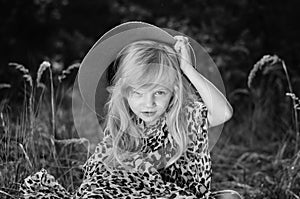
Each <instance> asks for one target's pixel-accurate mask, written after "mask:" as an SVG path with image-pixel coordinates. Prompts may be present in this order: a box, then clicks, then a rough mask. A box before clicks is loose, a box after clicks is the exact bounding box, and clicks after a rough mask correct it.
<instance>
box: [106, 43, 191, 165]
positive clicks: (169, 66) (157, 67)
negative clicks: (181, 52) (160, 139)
mask: <svg viewBox="0 0 300 199" xmlns="http://www.w3.org/2000/svg"><path fill="white" fill-rule="evenodd" d="M114 67H117V70H116V74H115V75H114V78H113V81H112V86H111V87H109V88H108V90H109V92H110V98H109V101H108V103H107V106H108V114H107V117H106V123H105V126H106V130H107V131H108V132H109V133H110V134H111V136H112V141H113V153H112V154H111V156H110V158H108V159H107V162H109V161H112V160H117V162H118V163H120V164H122V165H123V166H125V167H126V165H124V164H123V161H122V160H124V157H125V156H124V154H131V155H133V154H135V153H137V152H139V149H140V146H141V140H140V138H141V136H142V135H141V132H139V130H138V129H137V127H136V125H135V123H134V121H133V118H134V114H133V113H132V112H131V110H130V108H129V106H128V103H127V97H128V94H129V91H130V89H131V88H132V87H142V86H152V85H157V84H160V85H163V86H165V87H167V88H169V89H170V90H171V91H173V97H172V100H171V101H170V104H169V109H168V113H167V114H166V124H167V126H168V130H169V133H170V135H171V137H172V138H173V140H174V143H175V144H176V148H177V151H176V153H175V155H174V156H173V157H172V158H171V159H170V160H169V161H168V162H167V164H166V167H167V166H169V165H171V164H172V163H174V162H175V161H176V160H177V159H178V158H179V157H180V156H181V155H182V154H183V153H184V152H185V150H186V147H187V142H188V138H187V128H186V124H187V123H186V116H185V113H184V110H183V107H184V103H185V99H187V98H188V97H190V98H194V97H195V95H194V92H193V90H192V89H191V86H190V84H189V81H188V80H187V78H186V77H184V75H182V73H181V69H180V65H179V59H178V55H177V53H176V52H175V50H174V49H173V48H172V47H170V46H169V45H167V44H164V43H159V42H155V41H137V42H134V43H131V44H129V45H127V46H126V47H124V48H123V49H122V50H121V51H120V52H119V54H118V56H117V58H116V62H115V66H114Z"/></svg>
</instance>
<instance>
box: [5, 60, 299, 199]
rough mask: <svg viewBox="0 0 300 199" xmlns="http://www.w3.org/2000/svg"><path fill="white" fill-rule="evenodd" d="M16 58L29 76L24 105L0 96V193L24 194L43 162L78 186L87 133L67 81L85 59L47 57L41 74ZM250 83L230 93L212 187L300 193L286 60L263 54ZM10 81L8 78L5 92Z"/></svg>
mask: <svg viewBox="0 0 300 199" xmlns="http://www.w3.org/2000/svg"><path fill="white" fill-rule="evenodd" d="M10 65H11V66H12V67H15V69H16V70H18V71H19V72H20V74H21V76H22V78H23V79H24V102H23V106H22V107H21V108H20V109H16V108H15V107H13V106H11V107H10V103H9V100H6V101H4V100H3V101H2V102H1V103H0V151H1V154H0V197H1V198H18V197H19V192H18V189H19V186H20V184H21V183H22V182H23V180H24V178H25V177H27V176H28V175H30V174H32V173H34V172H36V171H38V170H40V169H41V168H45V169H47V170H48V171H49V173H51V174H52V175H53V176H55V178H56V179H57V180H58V182H59V183H61V184H62V185H63V186H64V187H65V188H66V189H67V190H68V191H70V192H72V191H74V190H76V188H77V187H78V186H79V185H80V183H81V179H82V177H83V176H82V175H83V173H82V171H81V167H82V165H83V164H84V162H85V161H86V159H87V158H88V156H89V154H90V152H89V147H88V148H87V147H86V146H88V145H89V144H90V143H89V141H88V140H87V139H84V138H79V137H78V135H77V133H76V131H75V128H74V123H73V120H72V107H71V106H70V104H71V95H70V93H71V90H70V86H69V85H68V82H67V80H68V77H69V76H71V74H72V73H75V72H76V69H77V68H78V66H79V65H78V64H74V65H72V66H70V67H69V68H68V69H66V70H64V71H61V72H60V73H59V74H58V73H54V72H53V71H52V68H51V65H50V63H49V62H43V63H42V64H41V66H40V68H39V70H38V72H37V75H36V76H37V78H36V79H35V81H34V78H33V77H32V76H31V74H30V72H29V71H28V69H26V68H25V67H24V66H22V65H19V64H15V63H13V64H10ZM43 82H45V83H43ZM70 82H72V81H70ZM248 86H249V87H248V88H244V89H242V92H240V91H241V90H239V91H237V92H235V91H234V92H233V93H234V96H233V95H231V96H232V97H231V98H230V99H229V100H231V102H232V104H233V106H234V110H235V113H234V117H233V118H232V119H231V120H230V121H229V122H228V123H227V124H226V125H225V127H224V130H223V133H222V134H221V137H220V139H219V142H218V143H217V144H216V145H215V147H214V149H213V150H212V159H213V176H212V190H224V189H233V190H236V191H238V192H239V193H241V194H242V195H243V196H244V197H245V198H255V199H260V198H280V199H292V198H294V199H299V198H300V197H299V195H300V188H299V187H300V166H299V165H300V151H299V145H298V144H299V121H298V119H299V118H298V112H297V111H299V106H300V105H299V104H300V102H299V98H298V97H297V96H296V94H295V93H294V92H293V90H292V85H291V81H290V77H289V75H288V71H287V67H286V66H285V63H284V61H283V60H281V59H280V58H278V57H277V56H265V57H263V58H262V59H261V60H259V62H257V63H256V64H255V65H254V67H253V69H252V71H251V72H250V74H249V77H248ZM9 88H10V85H8V84H2V86H1V85H0V92H1V89H9ZM285 88H287V89H285ZM285 90H288V92H286V91H285ZM286 93H287V94H286ZM16 110H17V111H16ZM16 114H17V117H15V115H16Z"/></svg>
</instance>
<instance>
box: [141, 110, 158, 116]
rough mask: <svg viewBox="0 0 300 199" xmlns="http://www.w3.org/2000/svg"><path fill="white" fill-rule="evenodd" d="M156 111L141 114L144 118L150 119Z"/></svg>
mask: <svg viewBox="0 0 300 199" xmlns="http://www.w3.org/2000/svg"><path fill="white" fill-rule="evenodd" d="M155 113H156V111H143V112H142V114H143V115H144V116H146V117H152V116H154V115H155Z"/></svg>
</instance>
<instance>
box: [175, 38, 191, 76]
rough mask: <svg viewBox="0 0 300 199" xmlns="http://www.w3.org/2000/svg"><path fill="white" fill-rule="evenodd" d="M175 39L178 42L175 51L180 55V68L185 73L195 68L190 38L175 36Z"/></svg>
mask: <svg viewBox="0 0 300 199" xmlns="http://www.w3.org/2000/svg"><path fill="white" fill-rule="evenodd" d="M174 39H175V40H176V43H175V45H174V49H175V51H176V52H177V53H178V54H179V60H180V68H181V70H182V71H183V72H184V71H185V70H186V69H187V68H189V67H193V66H192V60H191V50H190V47H189V42H188V38H187V37H184V36H181V35H178V36H174Z"/></svg>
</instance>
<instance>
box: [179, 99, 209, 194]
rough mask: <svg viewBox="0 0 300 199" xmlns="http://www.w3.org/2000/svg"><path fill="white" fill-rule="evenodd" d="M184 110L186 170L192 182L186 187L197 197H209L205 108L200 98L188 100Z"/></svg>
mask: <svg viewBox="0 0 300 199" xmlns="http://www.w3.org/2000/svg"><path fill="white" fill-rule="evenodd" d="M185 108H186V114H187V115H186V116H187V133H188V137H189V143H188V147H187V151H186V159H187V170H188V171H189V173H191V174H192V178H193V180H192V181H190V182H188V184H187V186H188V187H190V189H191V190H194V193H195V194H196V195H197V196H198V197H201V198H202V197H208V196H209V195H210V183H211V159H210V154H209V149H208V119H207V112H208V110H207V107H206V105H205V103H204V102H203V100H202V98H201V97H199V98H197V99H196V100H189V101H188V103H187V106H186V107H185Z"/></svg>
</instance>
